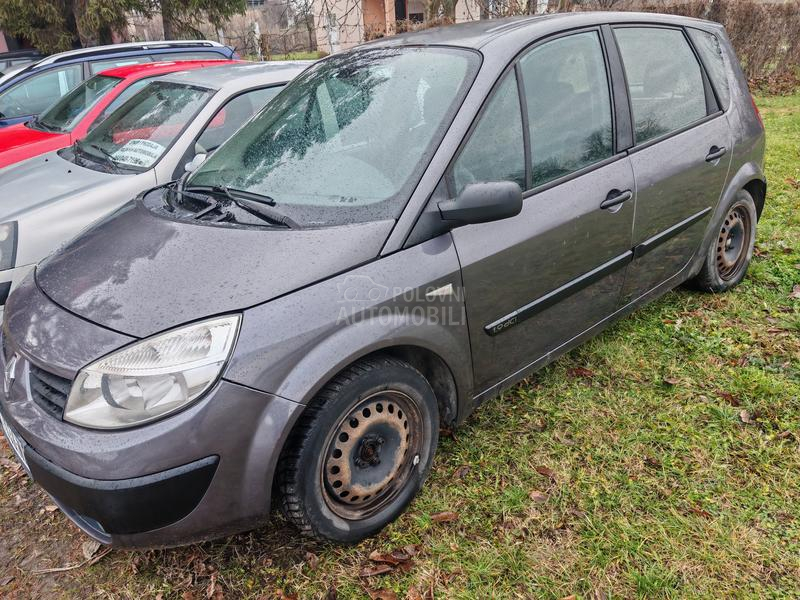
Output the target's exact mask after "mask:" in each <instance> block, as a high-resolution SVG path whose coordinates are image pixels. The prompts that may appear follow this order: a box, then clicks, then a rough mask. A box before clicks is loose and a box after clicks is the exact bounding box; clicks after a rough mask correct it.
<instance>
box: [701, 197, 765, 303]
mask: <svg viewBox="0 0 800 600" xmlns="http://www.w3.org/2000/svg"><path fill="white" fill-rule="evenodd" d="M757 221H758V213H757V212H756V204H755V202H754V201H753V197H752V196H751V195H750V193H749V192H747V191H746V190H739V192H738V193H737V194H736V195H735V196H734V197H733V199H732V200H731V201H730V202H729V203H728V207H727V208H726V209H725V216H724V217H723V218H722V222H721V223H720V224H719V227H718V228H717V235H716V236H715V237H714V239H713V240H712V242H711V244H710V245H709V247H708V250H707V251H706V257H705V260H704V261H703V267H702V269H701V270H700V272H699V273H698V274H697V276H696V277H695V278H694V279H693V280H692V283H693V284H694V287H696V288H697V289H700V290H702V291H705V292H726V291H728V290H729V289H731V288H733V287H735V286H737V285H738V284H739V283H740V282H741V281H742V279H744V276H745V275H746V274H747V268H748V266H749V265H750V261H751V260H752V258H753V248H754V247H755V242H756V222H757Z"/></svg>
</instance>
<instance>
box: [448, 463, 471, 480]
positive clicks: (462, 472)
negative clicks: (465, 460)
mask: <svg viewBox="0 0 800 600" xmlns="http://www.w3.org/2000/svg"><path fill="white" fill-rule="evenodd" d="M471 470H472V467H470V466H469V465H462V466H460V467H458V468H457V469H456V470H455V472H454V473H453V477H455V478H456V479H464V477H466V476H467V474H468V473H469V472H470V471H471Z"/></svg>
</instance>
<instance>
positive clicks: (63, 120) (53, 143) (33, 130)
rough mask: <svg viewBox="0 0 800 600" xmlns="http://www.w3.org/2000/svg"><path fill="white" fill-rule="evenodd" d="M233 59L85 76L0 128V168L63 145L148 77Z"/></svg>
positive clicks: (81, 134)
mask: <svg viewBox="0 0 800 600" xmlns="http://www.w3.org/2000/svg"><path fill="white" fill-rule="evenodd" d="M232 62H236V61H229V60H191V61H180V62H157V63H143V64H137V65H129V66H125V67H116V68H114V69H108V70H106V71H103V72H102V73H98V74H97V75H95V76H94V77H92V78H90V79H87V80H86V81H84V82H83V83H82V84H80V85H79V86H78V87H76V88H75V89H74V90H72V91H71V92H69V93H67V94H66V95H65V96H63V97H62V98H61V99H60V100H59V101H58V102H56V103H55V104H53V105H52V106H51V107H50V108H48V109H47V110H45V111H44V112H43V113H42V114H40V115H39V116H38V117H36V118H34V119H33V120H32V121H28V122H27V123H20V124H18V125H12V126H10V127H5V128H3V129H0V168H2V167H6V166H8V165H10V164H13V163H16V162H19V161H22V160H25V159H27V158H31V157H33V156H37V155H39V154H44V153H45V152H51V151H53V150H58V149H60V148H66V147H67V146H69V145H71V144H72V143H73V142H75V141H76V140H79V139H82V138H83V137H84V136H85V135H86V134H87V133H88V131H89V130H90V129H91V128H92V126H93V125H94V124H95V123H98V122H100V121H101V120H102V119H104V118H105V117H107V116H108V115H109V114H110V113H111V112H112V111H114V110H115V109H116V108H117V107H118V106H120V105H121V104H122V103H123V102H125V101H126V100H127V99H128V98H130V97H131V96H133V94H135V93H136V92H137V91H139V90H140V89H141V88H142V87H143V86H144V85H145V83H146V82H147V81H148V80H149V79H150V78H152V77H157V76H159V75H165V74H167V73H174V72H176V71H186V70H188V69H199V68H201V67H209V66H219V65H223V64H228V63H232Z"/></svg>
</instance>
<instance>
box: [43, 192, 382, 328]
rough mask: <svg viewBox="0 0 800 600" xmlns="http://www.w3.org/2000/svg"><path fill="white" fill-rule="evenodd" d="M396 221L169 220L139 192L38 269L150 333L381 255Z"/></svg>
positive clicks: (60, 289)
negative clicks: (298, 224)
mask: <svg viewBox="0 0 800 600" xmlns="http://www.w3.org/2000/svg"><path fill="white" fill-rule="evenodd" d="M393 225H394V221H391V220H389V221H375V222H370V223H357V224H351V225H344V226H339V227H327V228H320V229H295V230H284V229H272V228H233V227H222V226H213V225H208V224H200V223H198V222H196V221H195V222H192V221H178V220H172V219H167V218H164V217H162V216H159V215H156V214H154V213H152V212H151V211H150V210H148V209H147V208H146V207H145V206H144V205H143V204H142V202H141V201H140V200H137V201H136V202H135V203H128V204H126V205H125V206H123V207H122V208H121V209H119V210H118V211H117V212H116V213H114V214H112V215H110V216H109V217H107V218H105V219H103V220H102V221H100V222H98V223H96V224H95V225H94V226H93V227H91V228H90V229H89V230H87V231H85V232H84V233H83V234H82V235H81V236H79V237H78V238H76V239H74V240H73V241H72V242H70V243H69V244H67V245H66V246H65V247H64V248H62V249H61V251H59V252H57V253H55V254H53V255H51V256H50V257H49V258H48V259H47V260H46V261H44V262H43V263H42V264H41V265H40V266H39V267H38V269H37V273H36V277H37V281H38V283H39V286H40V287H41V289H42V290H43V291H44V293H45V294H47V295H48V296H49V297H50V298H51V299H52V300H53V301H54V302H56V303H57V304H59V305H61V306H62V307H64V308H66V309H67V310H69V311H70V312H72V313H74V314H77V315H79V316H81V317H84V318H86V319H88V320H90V321H92V322H94V323H97V324H99V325H102V326H104V327H107V328H109V329H113V330H115V331H117V332H120V333H125V334H126V335H131V336H134V337H146V336H148V335H152V334H154V333H157V332H159V331H163V330H165V329H169V328H170V327H174V326H176V325H180V324H182V323H186V322H189V321H192V320H195V319H200V318H203V317H208V316H211V315H216V314H221V313H228V312H236V311H240V310H243V309H245V308H248V307H251V306H254V305H256V304H261V303H263V302H266V301H268V300H271V299H273V298H276V297H278V296H281V295H284V294H287V293H289V292H291V291H294V290H296V289H298V288H301V287H304V286H307V285H310V284H312V283H314V282H316V281H319V280H321V279H325V278H327V277H331V276H333V275H335V274H337V273H340V272H342V271H345V270H347V269H350V268H352V267H354V266H356V265H359V264H362V263H365V262H367V261H369V260H372V259H374V258H375V257H376V256H378V254H379V252H380V249H381V247H382V246H383V244H384V242H385V240H386V238H387V236H388V235H389V232H390V231H391V229H392V226H393Z"/></svg>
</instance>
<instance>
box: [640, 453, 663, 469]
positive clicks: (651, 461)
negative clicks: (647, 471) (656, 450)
mask: <svg viewBox="0 0 800 600" xmlns="http://www.w3.org/2000/svg"><path fill="white" fill-rule="evenodd" d="M644 464H645V465H647V466H648V467H651V468H653V469H658V468H659V467H661V462H660V461H659V460H658V459H657V458H654V457H652V456H645V458H644Z"/></svg>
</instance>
